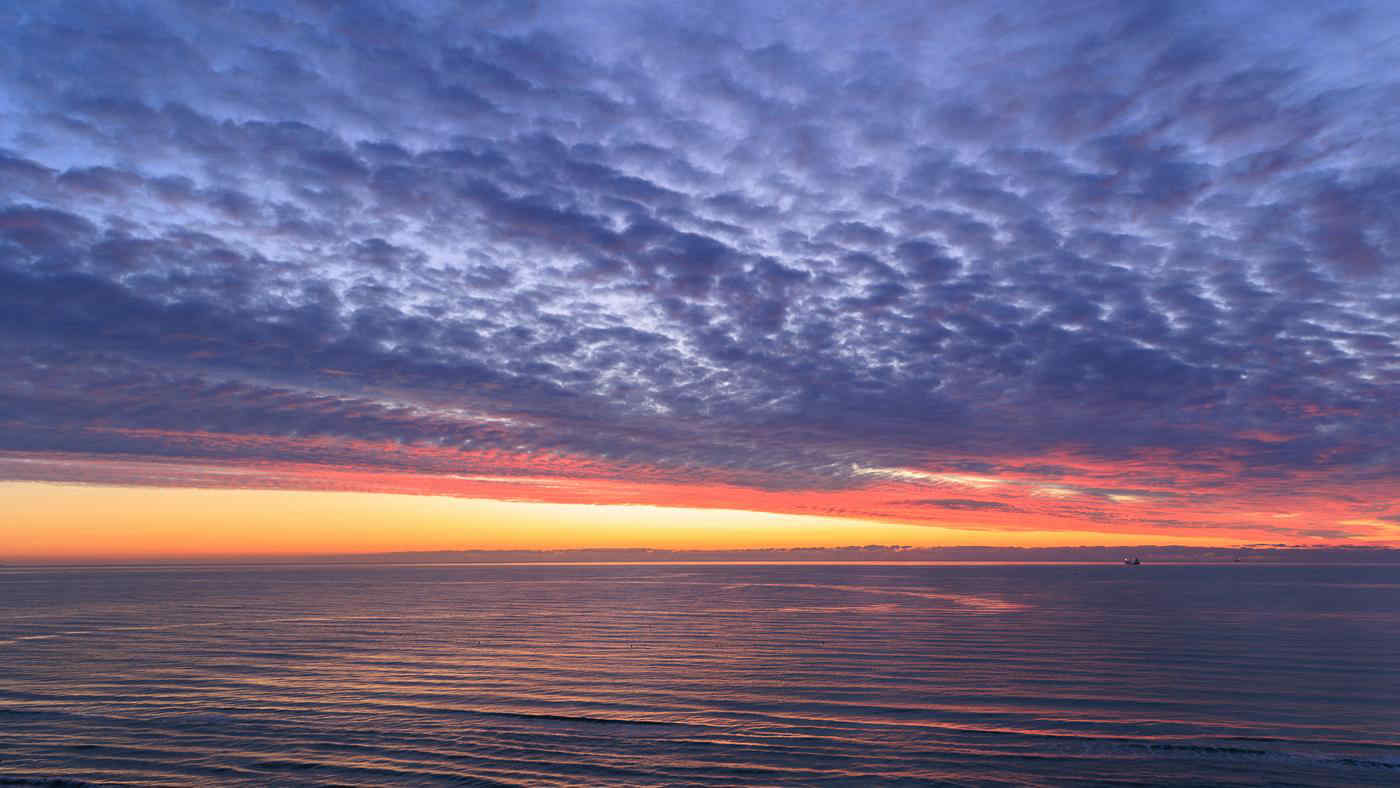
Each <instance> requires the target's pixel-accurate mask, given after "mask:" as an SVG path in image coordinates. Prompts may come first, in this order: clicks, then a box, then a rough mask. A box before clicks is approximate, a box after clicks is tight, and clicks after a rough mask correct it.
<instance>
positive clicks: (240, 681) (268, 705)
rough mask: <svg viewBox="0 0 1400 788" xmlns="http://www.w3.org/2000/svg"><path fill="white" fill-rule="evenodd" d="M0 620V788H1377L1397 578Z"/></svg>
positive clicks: (74, 605) (457, 601)
mask: <svg viewBox="0 0 1400 788" xmlns="http://www.w3.org/2000/svg"><path fill="white" fill-rule="evenodd" d="M0 600H3V605H0V784H21V785H24V784H49V785H67V784H83V783H99V784H119V785H141V786H152V785H196V784H198V785H386V784H410V785H530V786H548V785H742V786H755V785H847V786H877V785H926V784H935V785H936V784H952V785H1060V784H1072V785H1161V784H1182V785H1280V784H1281V785H1329V786H1330V785H1365V784H1390V785H1395V784H1400V567H1394V566H1388V567H1387V566H1268V565H1254V564H1247V563H1245V564H1230V565H1159V564H1152V563H1150V562H1149V563H1146V564H1144V565H1143V566H1137V567H1129V566H1122V565H1069V564H1060V565H1029V564H966V565H890V564H842V565H817V564H777V565H774V564H766V565H739V564H724V565H716V564H703V565H686V564H630V565H463V564H457V565H449V564H443V565H407V564H398V565H388V564H386V565H369V566H364V565H299V566H290V565H279V566H272V565H266V566H246V565H244V566H198V567H191V566H186V567H176V566H167V567H106V568H92V567H68V568H59V567H9V568H2V569H0ZM68 781H71V782H68Z"/></svg>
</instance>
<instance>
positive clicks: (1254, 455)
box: [0, 1, 1400, 535]
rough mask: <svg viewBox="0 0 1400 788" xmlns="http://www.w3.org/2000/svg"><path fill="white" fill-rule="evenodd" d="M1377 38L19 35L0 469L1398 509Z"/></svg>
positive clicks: (9, 17)
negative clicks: (446, 478) (397, 474)
mask: <svg viewBox="0 0 1400 788" xmlns="http://www.w3.org/2000/svg"><path fill="white" fill-rule="evenodd" d="M1397 19H1400V18H1397V17H1396V15H1395V14H1394V9H1393V8H1392V7H1390V6H1389V4H1387V3H1337V4H1330V3H1329V4H1316V5H1315V4H1292V5H1285V6H1282V7H1280V6H1279V4H1277V3H1247V2H1246V3H1214V4H1211V3H1206V4H1202V3H1184V4H1174V3H1167V2H1142V3H1133V2H1124V3H1083V4H1067V3H1063V2H1043V3H1042V2H1002V3H997V2H979V3H949V4H945V5H944V6H943V7H935V5H934V4H930V3H910V4H903V5H901V4H896V3H881V4H877V6H874V7H872V6H871V5H870V4H868V3H828V4H823V5H822V8H821V11H820V13H817V12H814V11H813V9H812V8H810V7H807V6H806V5H805V4H800V3H794V4H774V3H769V2H764V3H745V2H732V3H723V4H719V5H718V6H717V7H715V8H707V9H706V10H705V11H704V12H703V13H702V12H701V11H698V10H695V9H693V8H692V7H691V6H690V5H689V4H669V5H668V4H653V3H622V2H616V3H588V2H567V3H562V2H561V3H550V2H540V3H535V4H524V3H507V2H501V3H481V4H471V5H466V6H463V5H459V4H456V3H445V2H443V3H427V2H422V3H387V2H384V3H375V2H346V3H333V4H324V3H313V2H304V3H298V2H266V3H264V2H251V1H250V2H200V3H173V2H172V3H164V2H141V3H135V2H91V3H85V2H54V3H39V4H12V6H11V7H8V8H6V9H5V10H3V11H0V42H3V43H2V44H0V116H2V117H3V119H4V122H3V124H0V345H3V353H0V424H3V425H4V428H3V430H0V449H3V450H5V451H8V452H11V453H14V454H16V455H18V454H25V453H27V454H33V453H40V454H42V453H46V452H52V453H78V454H84V455H87V456H100V455H121V456H123V457H127V458H131V457H149V458H155V459H161V460H162V461H164V460H170V459H179V458H185V459H193V458H199V459H200V460H201V461H208V460H222V461H240V460H258V461H277V460H295V461H298V462H312V463H326V464H332V465H338V466H347V465H348V466H354V467H364V468H374V467H381V466H383V467H395V468H401V469H405V470H414V469H419V470H425V471H426V470H431V471H434V472H447V471H454V472H455V471H466V472H472V473H496V472H504V473H507V474H511V473H522V474H524V473H529V472H531V471H530V468H529V462H528V461H525V462H523V464H520V465H513V466H511V467H510V468H507V469H506V470H505V471H501V468H500V467H497V466H495V465H493V463H492V462H491V460H490V459H489V458H490V457H492V456H494V455H493V453H499V452H509V453H510V454H511V456H513V457H517V458H519V457H524V458H530V457H536V458H540V462H541V463H546V460H547V459H548V458H555V459H552V460H548V462H547V463H546V464H548V465H549V467H551V468H553V469H554V471H553V472H557V473H558V474H561V475H565V476H567V475H569V474H582V475H586V476H612V477H615V478H626V479H643V480H653V481H657V482H694V481H702V482H709V483H723V484H729V485H739V486H743V487H748V488H752V489H755V490H760V491H769V492H771V491H781V490H841V489H852V488H860V487H863V486H866V485H870V484H873V483H876V482H877V481H878V480H877V479H875V478H874V477H871V476H870V475H869V474H861V473H855V472H852V470H851V469H852V468H893V469H901V468H903V469H916V471H911V473H912V474H913V475H907V476H904V477H889V478H898V479H903V481H904V482H907V483H908V484H907V485H906V486H916V485H917V480H918V478H919V477H918V474H921V473H922V474H926V475H927V474H933V475H935V476H938V475H939V474H942V476H939V478H944V477H946V476H948V475H949V474H954V475H955V474H959V473H962V474H980V475H983V476H987V477H989V478H1013V477H1014V478H1017V479H1019V481H1017V482H1016V483H1015V484H1012V485H1006V486H1005V487H1006V488H1007V489H1016V490H1035V489H1039V490H1041V493H1040V494H1038V497H1037V500H1038V501H1039V502H1040V503H1038V504H1037V505H1039V506H1042V507H1052V506H1061V505H1062V506H1065V507H1069V508H1068V509H1065V511H1066V512H1069V513H1071V514H1074V515H1076V516H1078V515H1081V514H1084V513H1085V510H1084V509H1083V507H1085V506H1092V507H1095V508H1093V509H1092V510H1091V511H1089V512H1088V513H1089V514H1092V515H1094V516H1097V517H1099V518H1100V519H1102V518H1110V519H1111V518H1112V517H1114V516H1115V515H1113V514H1112V513H1111V512H1112V510H1113V508H1114V505H1115V504H1119V503H1126V502H1132V501H1137V500H1148V499H1150V500H1163V499H1166V498H1168V497H1171V498H1173V499H1174V500H1175V501H1176V502H1177V503H1178V504H1179V505H1187V504H1189V503H1190V502H1191V501H1195V502H1196V504H1197V505H1201V506H1209V505H1214V504H1212V501H1213V500H1215V499H1212V498H1211V493H1210V490H1209V486H1210V485H1214V486H1215V487H1218V488H1221V489H1222V492H1221V495H1222V496H1223V495H1224V492H1225V491H1233V492H1234V493H1236V494H1252V493H1251V491H1263V492H1266V493H1268V492H1271V491H1279V490H1284V489H1287V488H1288V487H1289V486H1290V485H1292V484H1296V483H1298V481H1299V480H1306V481H1308V482H1309V483H1316V484H1323V483H1325V485H1327V489H1328V490H1331V491H1333V492H1332V493H1329V494H1331V495H1333V498H1334V499H1335V500H1338V501H1351V502H1352V503H1355V504H1356V506H1358V507H1362V508H1361V510H1359V511H1364V510H1365V507H1372V509H1374V511H1390V510H1393V501H1376V500H1373V499H1371V498H1369V497H1366V496H1362V497H1359V498H1358V497H1357V495H1355V494H1353V495H1352V497H1351V498H1348V497H1347V495H1348V493H1346V492H1345V489H1346V488H1347V485H1370V486H1369V487H1366V489H1368V490H1372V489H1375V488H1376V485H1380V488H1381V489H1384V488H1385V486H1386V485H1389V486H1390V488H1391V489H1394V485H1395V484H1396V483H1400V454H1397V449H1396V446H1397V445H1400V427H1397V423H1400V422H1397V421H1396V420H1395V419H1394V417H1393V414H1394V413H1395V412H1396V409H1397V408H1398V407H1400V350H1398V349H1397V344H1396V343H1397V337H1400V264H1397V256H1400V214H1397V212H1396V211H1395V210H1394V206H1395V205H1397V204H1400V168H1397V159H1400V131H1397V130H1398V129H1400V124H1397V123H1396V121H1397V112H1400V110H1397V107H1400V82H1397V79H1396V77H1395V76H1393V75H1397V74H1400V45H1397V43H1396V41H1397V40H1400V38H1397V33H1400V30H1397V27H1400V22H1397ZM198 436H204V437H203V438H200V437H198ZM210 436H221V437H218V438H214V437H210ZM293 445H296V446H302V447H306V446H314V447H316V448H314V449H312V448H303V449H299V450H297V452H295V453H293V454H289V453H288V451H289V450H288V448H287V447H288V446H293ZM374 445H398V446H409V447H415V446H416V447H425V448H431V449H432V451H431V452H424V453H422V454H419V455H414V454H412V453H408V454H404V455H402V456H400V457H399V458H398V459H394V460H392V461H390V460H386V459H383V457H382V456H381V455H380V454H378V453H376V451H374V450H373V449H372V447H373V446H374ZM367 447H370V448H367ZM454 453H455V454H454ZM415 458H416V459H415ZM558 458H572V459H570V460H569V461H568V462H564V461H562V460H558ZM1067 458H1068V459H1067ZM1076 462H1078V463H1081V465H1079V466H1075V465H1074V463H1076ZM1057 463H1059V464H1060V467H1059V470H1052V471H1050V472H1046V471H1045V469H1046V468H1047V467H1050V466H1054V465H1056V464H1057ZM1065 463H1068V465H1065ZM1096 463H1097V464H1096ZM1090 466H1092V467H1095V468H1104V467H1115V468H1118V470H1117V471H1115V472H1114V473H1112V474H1107V473H1105V472H1102V471H1098V472H1095V473H1088V472H1086V471H1085V470H1084V469H1085V468H1087V467H1090ZM45 467H52V468H56V469H63V468H67V467H68V466H67V465H66V464H63V463H57V464H52V465H49V466H45ZM1036 468H1039V469H1040V470H1039V471H1037V470H1035V469H1036ZM1075 468H1078V470H1075ZM571 469H573V470H571ZM582 469H589V470H586V471H585V470H582ZM1183 469H1185V470H1183ZM54 473H55V474H57V475H58V476H62V473H60V472H59V471H55V472H54ZM1086 473H1088V476H1089V477H1092V481H1090V482H1088V483H1087V485H1086V483H1082V480H1081V481H1076V480H1075V478H1074V476H1075V474H1079V475H1081V476H1083V475H1084V474H1086ZM1018 474H1019V476H1018ZM1066 474H1068V476H1066ZM882 478H883V477H882ZM1055 479H1067V481H1068V482H1069V483H1068V484H1066V485H1065V486H1055V484H1056V483H1055V481H1054V480H1055ZM1202 480H1204V481H1202ZM1037 483H1043V485H1042V486H1041V487H1040V488H1036V487H1035V484H1037ZM940 484H941V482H940ZM1202 484H1204V485H1206V486H1205V487H1202V486H1201V485H1202ZM1045 485H1049V486H1045ZM943 486H947V485H946V484H944V485H943ZM955 486H956V485H955ZM1090 487H1092V488H1093V489H1092V491H1089V492H1085V491H1086V490H1089V488H1090ZM1119 488H1122V489H1127V490H1128V492H1120V493H1115V492H1114V490H1115V489H1119ZM969 491H972V492H978V493H982V492H985V490H983V489H981V488H972V487H968V486H966V485H964V486H963V487H961V488H960V492H958V493H956V494H953V495H948V496H946V497H927V496H926V497H923V498H909V499H905V500H903V501H902V502H901V501H896V502H897V503H903V504H910V505H911V506H912V508H918V509H921V510H922V511H923V512H925V513H927V512H928V511H929V510H937V509H943V510H951V511H954V512H958V513H971V512H985V513H1001V515H1002V516H1003V517H1004V516H1005V515H1006V513H1010V512H1020V511H1022V509H1021V508H1020V507H1021V506H1022V504H1020V503H1016V502H1014V501H1008V500H1002V499H999V498H996V497H995V495H993V496H992V497H987V498H970V497H967V496H966V495H965V494H964V493H967V492H969ZM1076 491H1079V492H1076ZM992 492H996V491H995V490H993V491H992ZM998 494H999V493H998ZM938 495H942V493H938ZM1368 496H1369V493H1368ZM1016 500H1018V501H1019V500H1020V499H1016ZM1076 501H1077V502H1076ZM872 505H874V504H872ZM1076 507H1078V508H1076ZM1305 519H1306V518H1305ZM1163 522H1165V521H1163ZM1183 522H1184V521H1183ZM1282 522H1283V521H1281V520H1280V521H1276V522H1274V523H1272V525H1271V526H1270V527H1272V528H1280V527H1291V526H1290V525H1283V526H1281V525H1280V523H1282ZM1317 526H1318V523H1317V522H1316V521H1311V522H1304V521H1299V522H1298V523H1297V531H1296V533H1299V534H1302V535H1307V532H1306V531H1305V530H1304V528H1305V527H1312V528H1313V531H1314V532H1315V533H1319V534H1320V533H1322V530H1327V529H1322V530H1319V529H1318V527H1317ZM1329 533H1330V531H1329Z"/></svg>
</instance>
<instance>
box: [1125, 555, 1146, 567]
mask: <svg viewBox="0 0 1400 788" xmlns="http://www.w3.org/2000/svg"><path fill="white" fill-rule="evenodd" d="M1123 563H1124V564H1126V565H1128V566H1139V565H1141V564H1142V561H1140V560H1138V558H1137V556H1133V557H1132V558H1124V559H1123Z"/></svg>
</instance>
